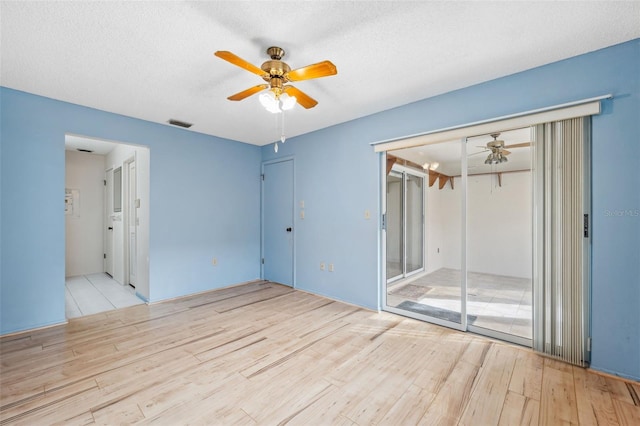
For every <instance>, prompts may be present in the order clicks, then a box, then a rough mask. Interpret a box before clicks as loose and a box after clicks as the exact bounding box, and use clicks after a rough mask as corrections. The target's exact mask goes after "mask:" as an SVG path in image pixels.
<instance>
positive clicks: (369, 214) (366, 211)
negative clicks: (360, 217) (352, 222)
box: [364, 210, 371, 219]
mask: <svg viewBox="0 0 640 426" xmlns="http://www.w3.org/2000/svg"><path fill="white" fill-rule="evenodd" d="M364 218H365V219H371V212H370V211H369V210H365V211H364Z"/></svg>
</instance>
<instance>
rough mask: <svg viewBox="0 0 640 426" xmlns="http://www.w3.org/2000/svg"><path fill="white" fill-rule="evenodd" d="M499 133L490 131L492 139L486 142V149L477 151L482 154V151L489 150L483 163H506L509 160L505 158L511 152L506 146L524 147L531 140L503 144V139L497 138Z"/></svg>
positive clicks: (512, 147)
mask: <svg viewBox="0 0 640 426" xmlns="http://www.w3.org/2000/svg"><path fill="white" fill-rule="evenodd" d="M499 136H500V133H491V137H492V138H493V140H492V141H490V142H487V145H486V149H485V150H484V151H481V152H478V153H477V154H482V153H483V152H487V151H491V152H490V153H489V156H488V157H487V159H486V160H485V161H484V164H499V163H506V162H507V161H509V160H508V159H507V155H509V154H511V151H508V150H507V148H511V149H514V148H524V147H527V146H530V145H531V142H522V143H516V144H513V145H505V144H504V141H503V140H499V139H498V137H499Z"/></svg>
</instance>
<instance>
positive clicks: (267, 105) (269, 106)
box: [258, 90, 281, 114]
mask: <svg viewBox="0 0 640 426" xmlns="http://www.w3.org/2000/svg"><path fill="white" fill-rule="evenodd" d="M258 99H259V100H260V103H261V104H262V106H263V107H264V109H266V110H267V111H269V112H270V113H272V114H277V113H279V112H281V110H280V106H279V105H278V103H279V102H278V99H276V95H275V93H273V92H272V91H271V90H268V91H266V92H265V93H262V94H261V95H260V96H259V97H258Z"/></svg>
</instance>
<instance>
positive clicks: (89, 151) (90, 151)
mask: <svg viewBox="0 0 640 426" xmlns="http://www.w3.org/2000/svg"><path fill="white" fill-rule="evenodd" d="M77 149H78V151H80V152H88V153H92V152H93V151H92V150H90V149H84V148H77Z"/></svg>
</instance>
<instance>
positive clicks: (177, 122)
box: [168, 118, 193, 129]
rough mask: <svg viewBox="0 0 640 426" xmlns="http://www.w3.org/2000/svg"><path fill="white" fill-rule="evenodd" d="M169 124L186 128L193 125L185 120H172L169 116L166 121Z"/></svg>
mask: <svg viewBox="0 0 640 426" xmlns="http://www.w3.org/2000/svg"><path fill="white" fill-rule="evenodd" d="M168 123H169V124H173V125H174V126H180V127H184V128H185V129H188V128H189V127H191V126H193V124H192V123H187V122H185V121H180V120H174V119H173V118H171V119H170V120H169V121H168Z"/></svg>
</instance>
